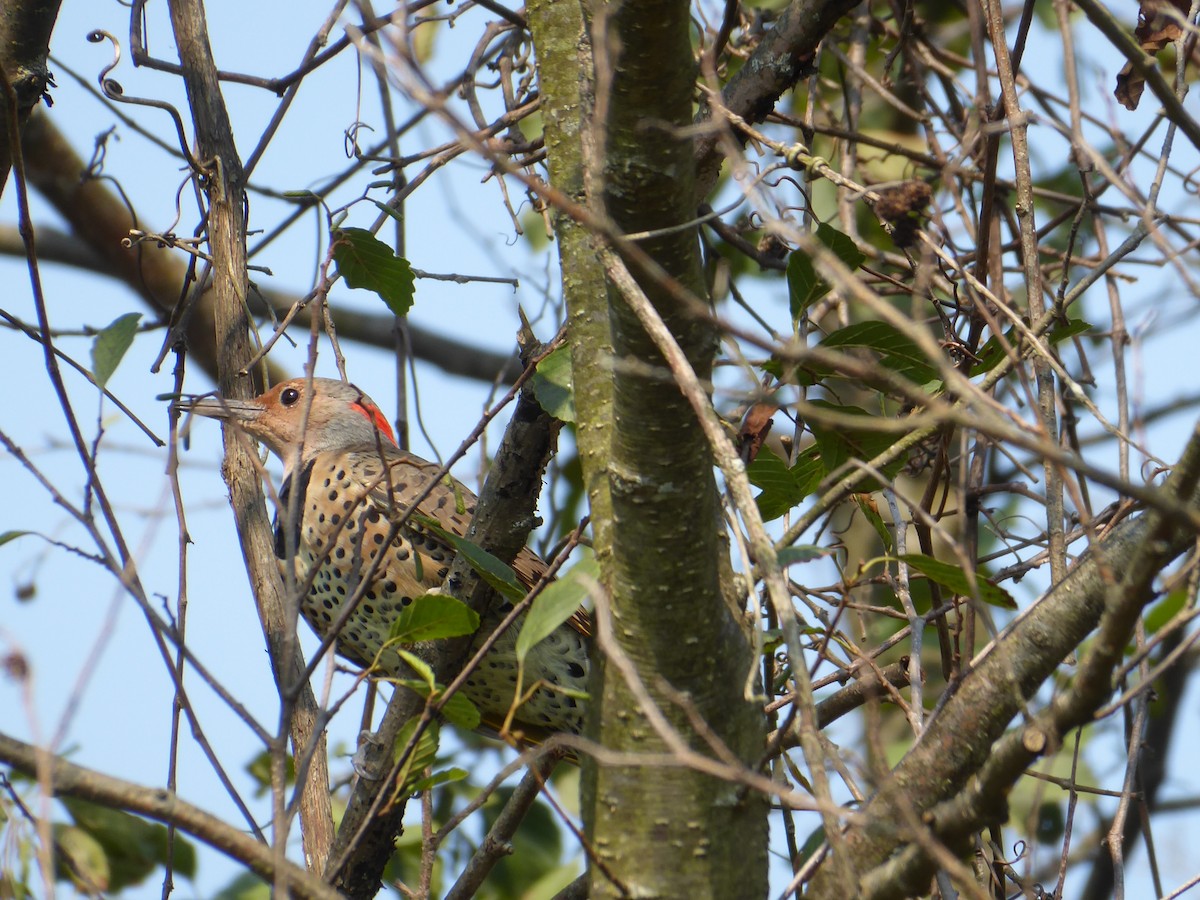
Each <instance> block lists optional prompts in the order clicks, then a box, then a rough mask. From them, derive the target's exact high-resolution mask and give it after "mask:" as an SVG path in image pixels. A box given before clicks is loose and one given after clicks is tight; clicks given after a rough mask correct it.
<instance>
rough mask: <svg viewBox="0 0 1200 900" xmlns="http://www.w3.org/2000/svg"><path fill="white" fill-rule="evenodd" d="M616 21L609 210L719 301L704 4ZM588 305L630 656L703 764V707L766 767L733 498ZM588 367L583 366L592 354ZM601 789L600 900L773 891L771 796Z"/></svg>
mask: <svg viewBox="0 0 1200 900" xmlns="http://www.w3.org/2000/svg"><path fill="white" fill-rule="evenodd" d="M604 14H605V15H607V16H608V19H607V22H606V29H607V30H606V34H605V36H604V46H603V47H600V48H597V50H596V52H597V60H598V63H597V70H598V71H600V72H604V73H611V81H607V80H606V79H600V80H599V82H598V84H597V88H596V90H597V93H598V98H597V106H598V108H602V109H607V111H608V113H607V119H606V121H605V122H603V123H602V124H603V127H604V132H603V135H604V144H605V146H604V147H603V150H602V154H603V155H602V164H603V183H604V194H603V206H604V207H605V212H606V214H607V215H608V216H609V217H610V218H611V220H612V221H613V222H614V223H615V224H616V226H617V228H618V229H619V230H620V231H622V232H624V233H632V232H640V231H647V230H654V229H659V228H665V227H674V228H676V230H674V231H672V232H670V233H669V234H666V235H664V236H662V237H655V238H653V239H650V240H645V241H642V242H640V244H641V247H642V249H643V250H645V251H646V252H647V253H649V254H650V255H651V256H653V257H654V258H655V260H656V261H657V262H658V263H659V264H660V265H661V266H662V267H663V268H664V269H665V270H666V271H667V273H669V274H670V275H671V276H672V277H673V278H674V279H675V280H676V281H677V282H678V283H679V284H681V285H682V286H683V287H684V288H686V289H687V290H688V291H689V292H690V293H691V294H693V295H694V296H696V297H703V296H704V293H705V292H704V282H703V276H702V270H701V260H700V253H699V244H698V241H697V235H696V230H695V228H694V227H688V226H686V224H685V223H687V222H688V221H689V220H691V219H692V218H693V217H694V214H695V209H694V206H693V200H692V198H693V190H694V187H693V168H694V161H693V148H692V143H691V140H690V138H689V137H686V127H687V125H688V124H689V123H690V121H691V118H692V91H693V84H694V73H695V65H694V61H693V56H692V47H691V42H690V39H689V33H688V29H689V19H688V5H687V3H686V2H679V0H664V2H652V3H649V4H647V3H639V4H628V3H625V4H613V5H611V6H609V7H607V8H606V9H605V10H604ZM601 54H603V56H602V57H601ZM604 92H607V95H605V93H604ZM551 102H552V103H553V98H551ZM548 118H549V116H548ZM581 133H586V131H585V130H584V129H581ZM552 165H553V163H552ZM593 199H595V198H593ZM679 226H683V227H679ZM635 274H638V276H639V281H640V283H641V286H642V287H643V289H644V290H645V291H646V293H647V295H648V296H649V298H650V299H651V301H652V302H653V304H654V305H655V307H656V309H657V310H658V312H659V314H660V315H661V316H662V317H663V319H664V320H665V321H666V322H667V324H668V325H669V327H670V329H671V331H672V332H673V334H674V335H675V337H676V339H677V340H678V341H679V343H680V345H681V346H682V347H683V349H684V351H685V353H686V354H687V356H688V358H689V360H690V362H691V364H692V366H693V367H694V368H695V370H696V372H697V373H698V374H699V375H700V377H701V378H708V377H709V375H710V373H711V361H712V357H713V353H714V351H715V349H716V334H715V332H714V331H713V330H712V328H711V327H710V326H709V324H708V323H707V322H706V321H703V320H702V319H698V318H697V317H695V316H694V315H692V314H690V313H689V312H688V311H687V310H686V309H685V308H683V306H682V305H681V304H680V303H679V302H678V301H677V300H675V299H672V298H671V296H670V295H669V294H668V293H667V292H666V291H664V290H662V289H661V288H659V287H656V286H655V284H654V282H653V281H652V279H650V278H648V277H643V275H644V273H637V272H636V269H635ZM576 303H577V305H576V306H574V307H573V308H572V309H571V321H572V327H576V325H577V324H578V323H580V322H584V323H587V324H590V325H592V326H593V327H594V326H595V323H606V324H607V325H608V326H609V327H611V335H612V344H613V355H612V358H611V359H609V360H607V361H601V364H598V365H592V366H589V367H588V368H587V369H586V370H582V369H580V368H579V367H578V366H577V368H576V384H577V388H576V390H577V394H578V393H579V392H580V391H581V390H589V389H590V388H591V387H592V384H591V383H592V382H593V381H594V380H598V379H603V380H607V381H609V382H610V383H611V398H612V399H611V402H612V406H611V418H607V415H608V412H609V411H608V410H603V411H601V410H600V409H598V408H596V407H589V405H588V404H587V403H586V402H585V403H584V404H583V405H582V406H581V408H580V410H579V430H580V433H581V435H585V434H586V435H588V437H587V438H584V439H583V440H584V441H587V440H591V437H592V435H591V432H592V429H595V428H597V427H604V426H603V425H601V423H599V422H597V421H595V420H593V419H591V418H590V417H591V416H593V415H605V416H606V419H605V424H606V425H608V426H609V427H611V441H610V444H609V448H608V449H609V454H608V456H607V457H604V456H602V455H598V454H585V455H584V457H583V462H584V477H585V479H586V480H587V482H588V484H589V486H593V485H594V483H595V482H596V481H597V480H602V481H603V482H604V484H605V485H606V486H607V489H608V493H609V495H610V497H609V501H610V503H611V507H610V509H611V521H610V522H601V523H599V527H598V529H597V555H598V556H599V557H600V559H601V563H602V571H603V573H604V576H605V582H606V585H607V587H608V588H609V592H610V607H611V613H612V620H613V625H614V628H613V640H614V642H615V645H616V648H617V650H616V652H618V653H619V654H620V655H621V656H622V657H624V658H625V659H626V660H628V662H629V663H631V664H632V667H633V669H634V670H636V673H637V678H638V679H639V680H640V682H641V685H642V686H643V687H644V688H645V690H646V691H648V692H649V696H650V697H651V698H652V700H653V702H654V704H655V705H656V706H657V707H658V708H659V709H660V710H662V712H663V713H664V714H665V716H666V718H667V720H668V721H669V722H670V723H671V725H672V727H674V728H675V729H677V730H678V731H679V732H680V733H681V734H682V735H683V737H684V740H685V741H687V742H688V744H689V745H690V746H691V747H692V748H693V749H697V750H700V751H701V752H708V751H707V749H706V747H707V745H706V744H705V741H704V739H703V737H701V736H700V735H699V734H698V732H697V730H696V728H695V721H696V720H695V719H692V718H690V717H689V714H688V713H689V710H688V709H686V708H685V707H690V711H691V712H692V713H695V714H698V718H699V720H702V721H703V722H705V723H708V725H707V727H709V728H711V730H712V732H713V733H714V734H715V735H716V736H717V737H718V738H719V739H720V740H722V741H724V742H725V743H726V744H728V745H729V746H730V747H731V748H732V749H733V751H734V752H735V753H736V754H737V755H738V756H739V757H741V758H742V759H743V760H745V761H747V762H752V761H753V760H754V758H755V754H756V753H758V752H759V751H760V750H761V748H762V740H763V724H762V721H763V720H762V715H761V713H760V712H759V711H758V710H757V709H756V708H755V706H754V704H753V703H751V702H749V701H747V700H746V699H745V697H744V696H743V691H742V686H743V684H744V683H745V679H746V674H747V672H748V671H749V669H750V667H751V666H752V665H753V664H754V663H753V660H752V658H751V653H750V651H749V648H748V645H747V644H746V642H745V640H744V638H743V636H742V633H741V631H740V629H739V627H738V623H736V622H734V621H733V619H732V617H731V616H730V614H729V612H728V610H727V607H726V605H725V603H724V602H723V601H722V598H721V589H720V580H719V574H720V566H719V564H718V559H719V554H720V553H722V552H724V551H723V547H722V544H721V542H720V541H719V533H720V529H721V519H720V498H719V495H718V492H717V487H716V482H715V479H714V476H713V464H712V459H711V456H710V453H709V448H708V446H707V443H706V441H705V439H704V436H703V434H702V433H701V430H700V428H699V425H698V423H697V422H696V419H695V415H694V413H693V411H692V410H691V408H690V407H689V405H688V403H687V402H686V401H685V399H684V397H683V396H682V394H681V393H680V391H679V389H678V387H676V385H675V384H674V382H673V381H672V380H671V378H670V377H669V373H668V372H667V370H666V367H665V365H664V363H663V361H662V359H661V357H660V356H659V354H658V352H657V351H656V350H655V349H654V345H653V343H652V342H651V340H650V338H649V337H648V336H647V335H646V333H645V332H644V330H643V329H642V327H641V326H640V325H639V324H638V321H637V319H636V317H635V316H634V315H633V313H632V312H631V311H630V310H629V309H627V308H626V307H625V305H624V303H623V302H622V301H621V299H620V296H619V295H618V294H617V292H616V291H615V290H613V291H610V292H609V293H608V294H607V295H600V294H598V293H592V294H590V295H586V296H585V295H583V294H578V295H576ZM575 358H576V361H577V363H578V361H579V359H580V358H581V355H580V354H579V353H578V351H577V354H576V357H575ZM602 393H603V391H601V394H602ZM594 493H595V490H594V487H593V495H594ZM609 524H611V525H612V526H613V527H611V528H609V527H606V526H607V525H609ZM598 655H599V656H600V666H599V667H598V668H599V669H600V673H601V674H600V680H599V684H598V685H597V686H596V688H595V689H594V690H593V702H594V705H595V711H594V713H593V715H594V720H593V724H596V723H598V735H599V737H600V739H601V740H602V742H603V743H604V744H605V746H606V747H608V748H611V749H614V750H621V751H629V752H633V753H638V752H662V751H664V750H665V749H666V744H665V742H664V741H663V740H662V738H661V737H660V736H659V734H658V733H657V732H656V731H655V729H654V727H653V725H652V724H651V722H650V720H649V719H648V717H647V715H646V712H645V710H644V709H643V708H642V706H641V704H640V703H639V700H638V699H637V696H636V694H635V692H634V690H632V689H631V687H630V685H629V683H628V682H627V680H626V678H625V676H624V674H623V673H622V672H621V671H619V667H618V666H617V665H616V664H614V663H613V661H612V660H606V659H604V654H603V653H600V654H598ZM681 699H682V702H681ZM592 784H593V785H594V791H593V796H591V797H590V798H589V801H590V803H589V806H590V809H589V814H590V817H589V838H590V843H591V845H592V848H593V850H594V852H595V854H596V857H597V861H598V863H599V864H598V865H594V866H593V868H592V881H591V896H593V897H605V896H621V895H623V894H626V893H628V894H632V895H633V896H643V897H655V896H659V897H667V896H671V897H681V896H686V897H733V896H738V897H753V896H761V895H763V894H764V893H765V890H766V886H767V881H766V870H767V867H766V837H767V835H766V818H765V812H766V804H765V799H764V798H763V797H761V796H760V795H757V794H753V793H746V794H743V793H742V792H739V791H738V790H737V789H736V788H735V787H734V786H732V785H730V784H727V783H723V782H719V781H716V780H714V779H712V778H709V777H705V776H702V775H700V774H699V773H697V772H694V771H692V770H689V769H685V768H663V767H644V766H637V765H630V766H604V767H600V768H599V769H598V770H597V771H596V772H595V773H594V781H592Z"/></svg>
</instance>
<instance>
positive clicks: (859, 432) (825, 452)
mask: <svg viewBox="0 0 1200 900" xmlns="http://www.w3.org/2000/svg"><path fill="white" fill-rule="evenodd" d="M812 405H813V406H814V407H817V408H820V409H827V410H830V411H831V412H836V413H839V414H841V415H851V416H862V418H863V427H862V428H854V427H849V426H846V425H844V424H841V423H838V424H837V425H831V424H825V423H822V422H821V421H820V420H819V418H818V417H815V416H812V417H809V421H808V423H807V424H808V427H809V428H810V429H811V430H812V433H813V437H814V438H816V441H817V447H819V448H820V452H821V461H822V463H823V464H824V466H825V472H826V474H828V473H831V472H834V471H836V470H837V469H838V468H839V467H840V466H842V465H844V464H845V463H846V462H848V461H849V460H851V459H858V460H862V461H863V462H870V461H871V460H872V459H874V458H875V457H877V456H878V455H879V454H880V453H882V452H883V451H884V450H887V449H888V448H889V447H891V446H892V444H894V443H896V441H898V440H900V437H901V435H899V434H897V433H896V432H891V431H877V430H875V429H872V428H871V427H870V422H871V420H872V419H873V418H875V417H874V416H871V415H870V414H868V413H867V412H866V411H865V410H862V409H859V408H858V407H856V406H838V405H837V404H836V403H829V402H827V401H825V400H813V401H812ZM906 460H907V454H906V453H905V454H901V455H900V457H899V458H897V459H894V460H892V461H891V462H890V463H888V464H887V465H886V466H884V467H883V468H882V470H881V471H882V473H883V475H884V477H885V478H894V477H895V476H896V474H897V473H898V472H899V471H900V470H901V469H902V468H904V463H905V461H906ZM880 487H881V485H880V484H879V482H878V481H877V480H876V479H874V478H868V479H866V480H864V481H862V482H860V483H859V487H858V488H857V490H859V491H860V492H864V493H869V492H871V491H877V490H879V489H880Z"/></svg>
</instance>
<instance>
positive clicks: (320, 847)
mask: <svg viewBox="0 0 1200 900" xmlns="http://www.w3.org/2000/svg"><path fill="white" fill-rule="evenodd" d="M169 9H170V14H171V25H172V29H173V31H174V34H175V43H176V46H177V47H178V48H179V58H180V62H181V63H182V64H183V79H184V85H185V87H186V88H187V94H188V102H189V104H190V106H191V110H192V116H193V119H194V124H195V129H196V134H197V144H198V150H199V153H198V156H199V158H200V159H201V160H203V161H204V162H203V164H204V165H205V166H207V167H209V170H208V171H207V172H206V173H205V175H206V179H205V186H206V190H207V195H208V210H207V229H208V245H209V251H210V255H211V258H212V268H213V275H212V285H213V289H212V296H213V321H214V324H215V327H216V343H215V350H216V361H217V384H218V386H219V387H220V390H221V394H222V396H224V397H229V398H233V399H248V398H249V397H250V396H251V395H252V393H253V390H254V385H253V384H252V383H251V382H250V379H247V378H239V377H238V375H237V373H238V372H239V371H241V370H242V368H243V367H244V366H246V364H247V363H248V362H249V361H250V358H251V355H252V352H253V349H252V347H251V345H250V339H249V333H250V321H249V318H248V316H247V314H246V295H247V288H248V283H247V277H246V221H245V205H244V197H243V192H244V188H245V184H244V177H243V174H242V167H241V162H240V160H239V158H238V155H237V148H236V146H235V145H234V141H233V131H232V128H231V126H230V122H229V115H228V112H227V110H226V109H225V102H224V98H223V96H222V94H221V88H220V83H219V81H218V77H217V69H216V65H215V63H214V62H213V56H212V48H211V46H210V45H209V40H208V28H207V24H206V22H205V18H204V7H203V4H202V2H201V0H171V2H170V4H169ZM224 437H225V465H224V467H223V469H222V474H223V475H224V476H225V479H226V483H227V484H228V485H229V493H230V502H231V504H232V506H233V511H234V517H235V520H236V523H237V528H238V536H239V538H240V542H241V545H242V552H243V556H244V558H245V562H246V568H247V571H248V573H249V575H250V582H251V585H252V587H253V589H254V597H255V599H256V601H257V603H258V610H259V616H260V618H261V620H262V623H263V630H264V633H265V635H266V638H267V646H268V649H269V651H270V654H271V661H272V666H273V670H274V675H275V681H276V684H278V685H279V688H280V698H281V700H282V701H283V702H282V710H281V718H282V724H281V731H282V733H283V734H286V733H287V732H289V731H290V733H291V737H292V744H293V748H294V751H295V758H296V778H297V782H298V783H299V784H300V815H301V821H302V828H301V832H302V837H303V841H304V854H305V861H306V863H307V864H308V866H309V867H310V868H311V869H313V870H314V871H317V872H320V871H322V870H323V869H324V867H325V863H326V860H327V858H328V855H329V847H330V845H331V844H332V842H333V816H332V813H331V810H330V802H329V771H328V756H327V754H326V749H325V735H324V731H323V723H322V721H321V712H320V709H319V707H318V705H317V701H316V698H315V697H314V695H313V692H312V688H311V686H310V685H309V684H307V683H306V682H304V683H300V684H298V682H300V681H301V678H300V673H302V672H303V671H304V659H303V656H302V654H301V652H300V648H299V644H298V642H297V640H296V619H297V616H298V607H297V605H296V604H289V603H288V602H287V598H286V596H285V593H284V587H283V583H282V581H281V579H280V577H279V571H278V568H277V566H276V562H275V552H274V540H273V537H272V533H271V527H270V523H269V521H268V518H267V510H266V503H265V501H264V498H263V491H262V483H261V479H260V477H259V474H258V466H257V462H258V461H257V459H256V458H255V457H254V456H253V454H252V453H251V452H250V450H249V448H248V447H247V444H246V441H244V440H239V439H238V438H239V435H238V434H236V433H235V429H233V428H226V429H225V434H224ZM280 740H281V745H280V746H276V747H274V748H272V749H273V753H272V784H273V786H274V788H275V808H274V820H275V835H274V837H275V850H276V853H277V854H279V855H280V856H282V854H283V853H284V851H285V848H286V842H287V824H288V822H287V819H286V817H285V815H284V804H283V795H282V791H283V788H284V778H283V772H284V767H283V763H284V756H285V754H286V744H284V743H283V737H282V735H281V739H280Z"/></svg>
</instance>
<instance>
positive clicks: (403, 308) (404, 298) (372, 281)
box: [333, 228, 415, 316]
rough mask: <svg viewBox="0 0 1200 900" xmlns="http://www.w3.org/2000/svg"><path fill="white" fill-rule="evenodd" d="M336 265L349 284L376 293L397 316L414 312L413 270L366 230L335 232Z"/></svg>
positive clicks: (341, 229) (347, 229) (341, 230)
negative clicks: (412, 309)
mask: <svg viewBox="0 0 1200 900" xmlns="http://www.w3.org/2000/svg"><path fill="white" fill-rule="evenodd" d="M333 261H334V262H335V263H337V270H338V274H339V275H341V276H342V278H343V279H345V281H346V284H348V285H350V287H352V288H363V289H364V290H368V291H374V292H375V293H376V294H378V295H379V296H380V298H381V299H382V300H383V302H384V303H386V304H387V306H388V309H390V310H391V311H392V312H393V313H394V314H395V315H397V316H403V315H406V314H407V313H408V311H409V310H410V309H411V308H412V304H413V285H414V283H415V282H414V279H413V272H412V266H410V265H409V264H408V260H407V259H404V258H403V257H400V256H396V254H395V253H393V252H392V248H391V247H389V246H388V245H387V244H385V243H384V242H383V241H381V240H379V238H377V237H375V235H373V234H371V232H369V231H367V230H366V229H365V228H339V229H337V230H336V231H334V232H333Z"/></svg>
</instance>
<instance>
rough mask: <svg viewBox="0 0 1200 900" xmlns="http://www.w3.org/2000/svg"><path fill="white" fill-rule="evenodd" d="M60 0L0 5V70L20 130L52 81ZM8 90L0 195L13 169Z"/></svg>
mask: <svg viewBox="0 0 1200 900" xmlns="http://www.w3.org/2000/svg"><path fill="white" fill-rule="evenodd" d="M61 3H62V0H20V2H7V3H0V69H2V70H3V71H4V78H5V80H6V81H7V82H8V84H9V85H10V86H11V87H12V90H13V93H14V95H15V96H16V103H17V108H16V114H17V125H18V127H19V128H21V129H22V130H23V129H24V127H25V123H26V122H27V121H29V116H30V114H31V113H32V112H33V110H34V109H35V108H36V107H37V105H38V104H39V103H40V102H41V100H42V97H43V96H45V94H46V92H47V90H49V88H50V85H51V84H52V83H53V81H54V79H53V77H52V76H51V74H50V69H49V68H48V67H47V62H48V60H49V58H50V35H51V33H52V32H53V31H54V23H55V21H57V19H58V8H59V6H60V5H61ZM12 112H13V110H11V109H9V105H8V91H7V90H0V122H4V127H3V128H0V195H3V194H4V186H5V184H6V183H7V181H8V173H9V170H10V169H12V162H13V154H12V147H11V146H10V145H9V137H10V135H9V128H8V122H9V118H10V116H11V115H12Z"/></svg>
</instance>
